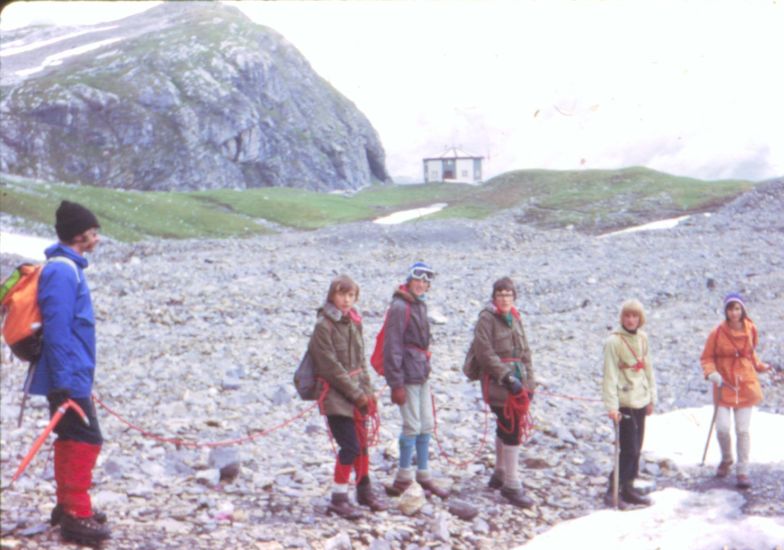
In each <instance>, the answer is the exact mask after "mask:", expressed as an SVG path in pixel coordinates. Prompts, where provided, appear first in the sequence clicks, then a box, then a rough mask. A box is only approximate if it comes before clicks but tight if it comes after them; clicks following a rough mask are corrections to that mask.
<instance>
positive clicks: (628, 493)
mask: <svg viewBox="0 0 784 550" xmlns="http://www.w3.org/2000/svg"><path fill="white" fill-rule="evenodd" d="M621 498H622V499H623V500H625V501H626V502H627V503H629V504H641V505H643V506H650V505H651V499H650V498H648V497H646V496H645V495H643V494H641V493H638V492H637V490H636V489H635V488H634V485H632V482H631V481H629V482H627V483H624V484H623V485H622V486H621Z"/></svg>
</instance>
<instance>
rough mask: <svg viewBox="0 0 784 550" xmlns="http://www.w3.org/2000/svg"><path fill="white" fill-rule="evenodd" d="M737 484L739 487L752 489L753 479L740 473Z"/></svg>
mask: <svg viewBox="0 0 784 550" xmlns="http://www.w3.org/2000/svg"><path fill="white" fill-rule="evenodd" d="M735 486H736V487H737V488H738V489H751V480H750V479H749V476H747V475H745V474H738V479H737V482H736V483H735Z"/></svg>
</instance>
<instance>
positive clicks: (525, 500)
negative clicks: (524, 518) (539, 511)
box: [501, 487, 534, 508]
mask: <svg viewBox="0 0 784 550" xmlns="http://www.w3.org/2000/svg"><path fill="white" fill-rule="evenodd" d="M501 496H502V497H504V498H505V499H506V500H508V501H509V504H512V505H513V506H517V507H518V508H530V507H531V506H533V505H534V501H533V499H532V498H531V497H529V496H528V495H526V494H525V489H523V488H522V487H518V488H517V489H513V488H511V487H501Z"/></svg>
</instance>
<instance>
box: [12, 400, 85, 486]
mask: <svg viewBox="0 0 784 550" xmlns="http://www.w3.org/2000/svg"><path fill="white" fill-rule="evenodd" d="M71 408H72V409H73V410H74V411H76V413H77V414H78V415H79V416H80V417H81V419H82V422H84V423H85V424H86V425H88V426H89V425H90V419H89V418H87V415H86V414H84V411H83V410H82V408H81V407H80V406H79V405H78V404H77V403H76V402H75V401H73V400H72V399H66V400H65V401H64V402H63V403H62V404H61V405H60V406H59V407H57V410H56V411H55V413H54V414H53V415H52V419H51V420H50V421H49V424H47V426H46V428H44V431H42V432H41V435H39V436H38V438H36V440H35V441H34V442H33V446H32V447H30V451H29V452H28V453H27V455H26V456H25V457H24V459H23V460H22V463H21V464H20V465H19V468H17V469H16V473H15V474H14V477H12V478H11V484H13V483H14V481H16V480H17V479H19V477H20V476H21V475H22V473H23V472H24V471H25V468H27V465H28V464H30V461H31V460H33V457H34V456H35V455H36V453H37V452H38V449H40V448H41V445H43V444H44V441H46V438H47V437H49V434H50V433H52V430H54V429H55V427H56V426H57V424H58V423H59V422H60V420H61V419H62V418H63V415H65V413H66V412H67V411H68V409H71Z"/></svg>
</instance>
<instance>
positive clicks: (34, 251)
mask: <svg viewBox="0 0 784 550" xmlns="http://www.w3.org/2000/svg"><path fill="white" fill-rule="evenodd" d="M55 240H56V239H44V238H42V237H31V236H29V235H19V234H17V233H6V232H5V231H0V254H16V255H17V256H21V257H23V258H27V259H28V260H35V261H41V262H42V261H44V260H45V259H46V258H45V257H44V250H45V249H46V248H48V247H49V246H51V245H52V244H54V242H55Z"/></svg>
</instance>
